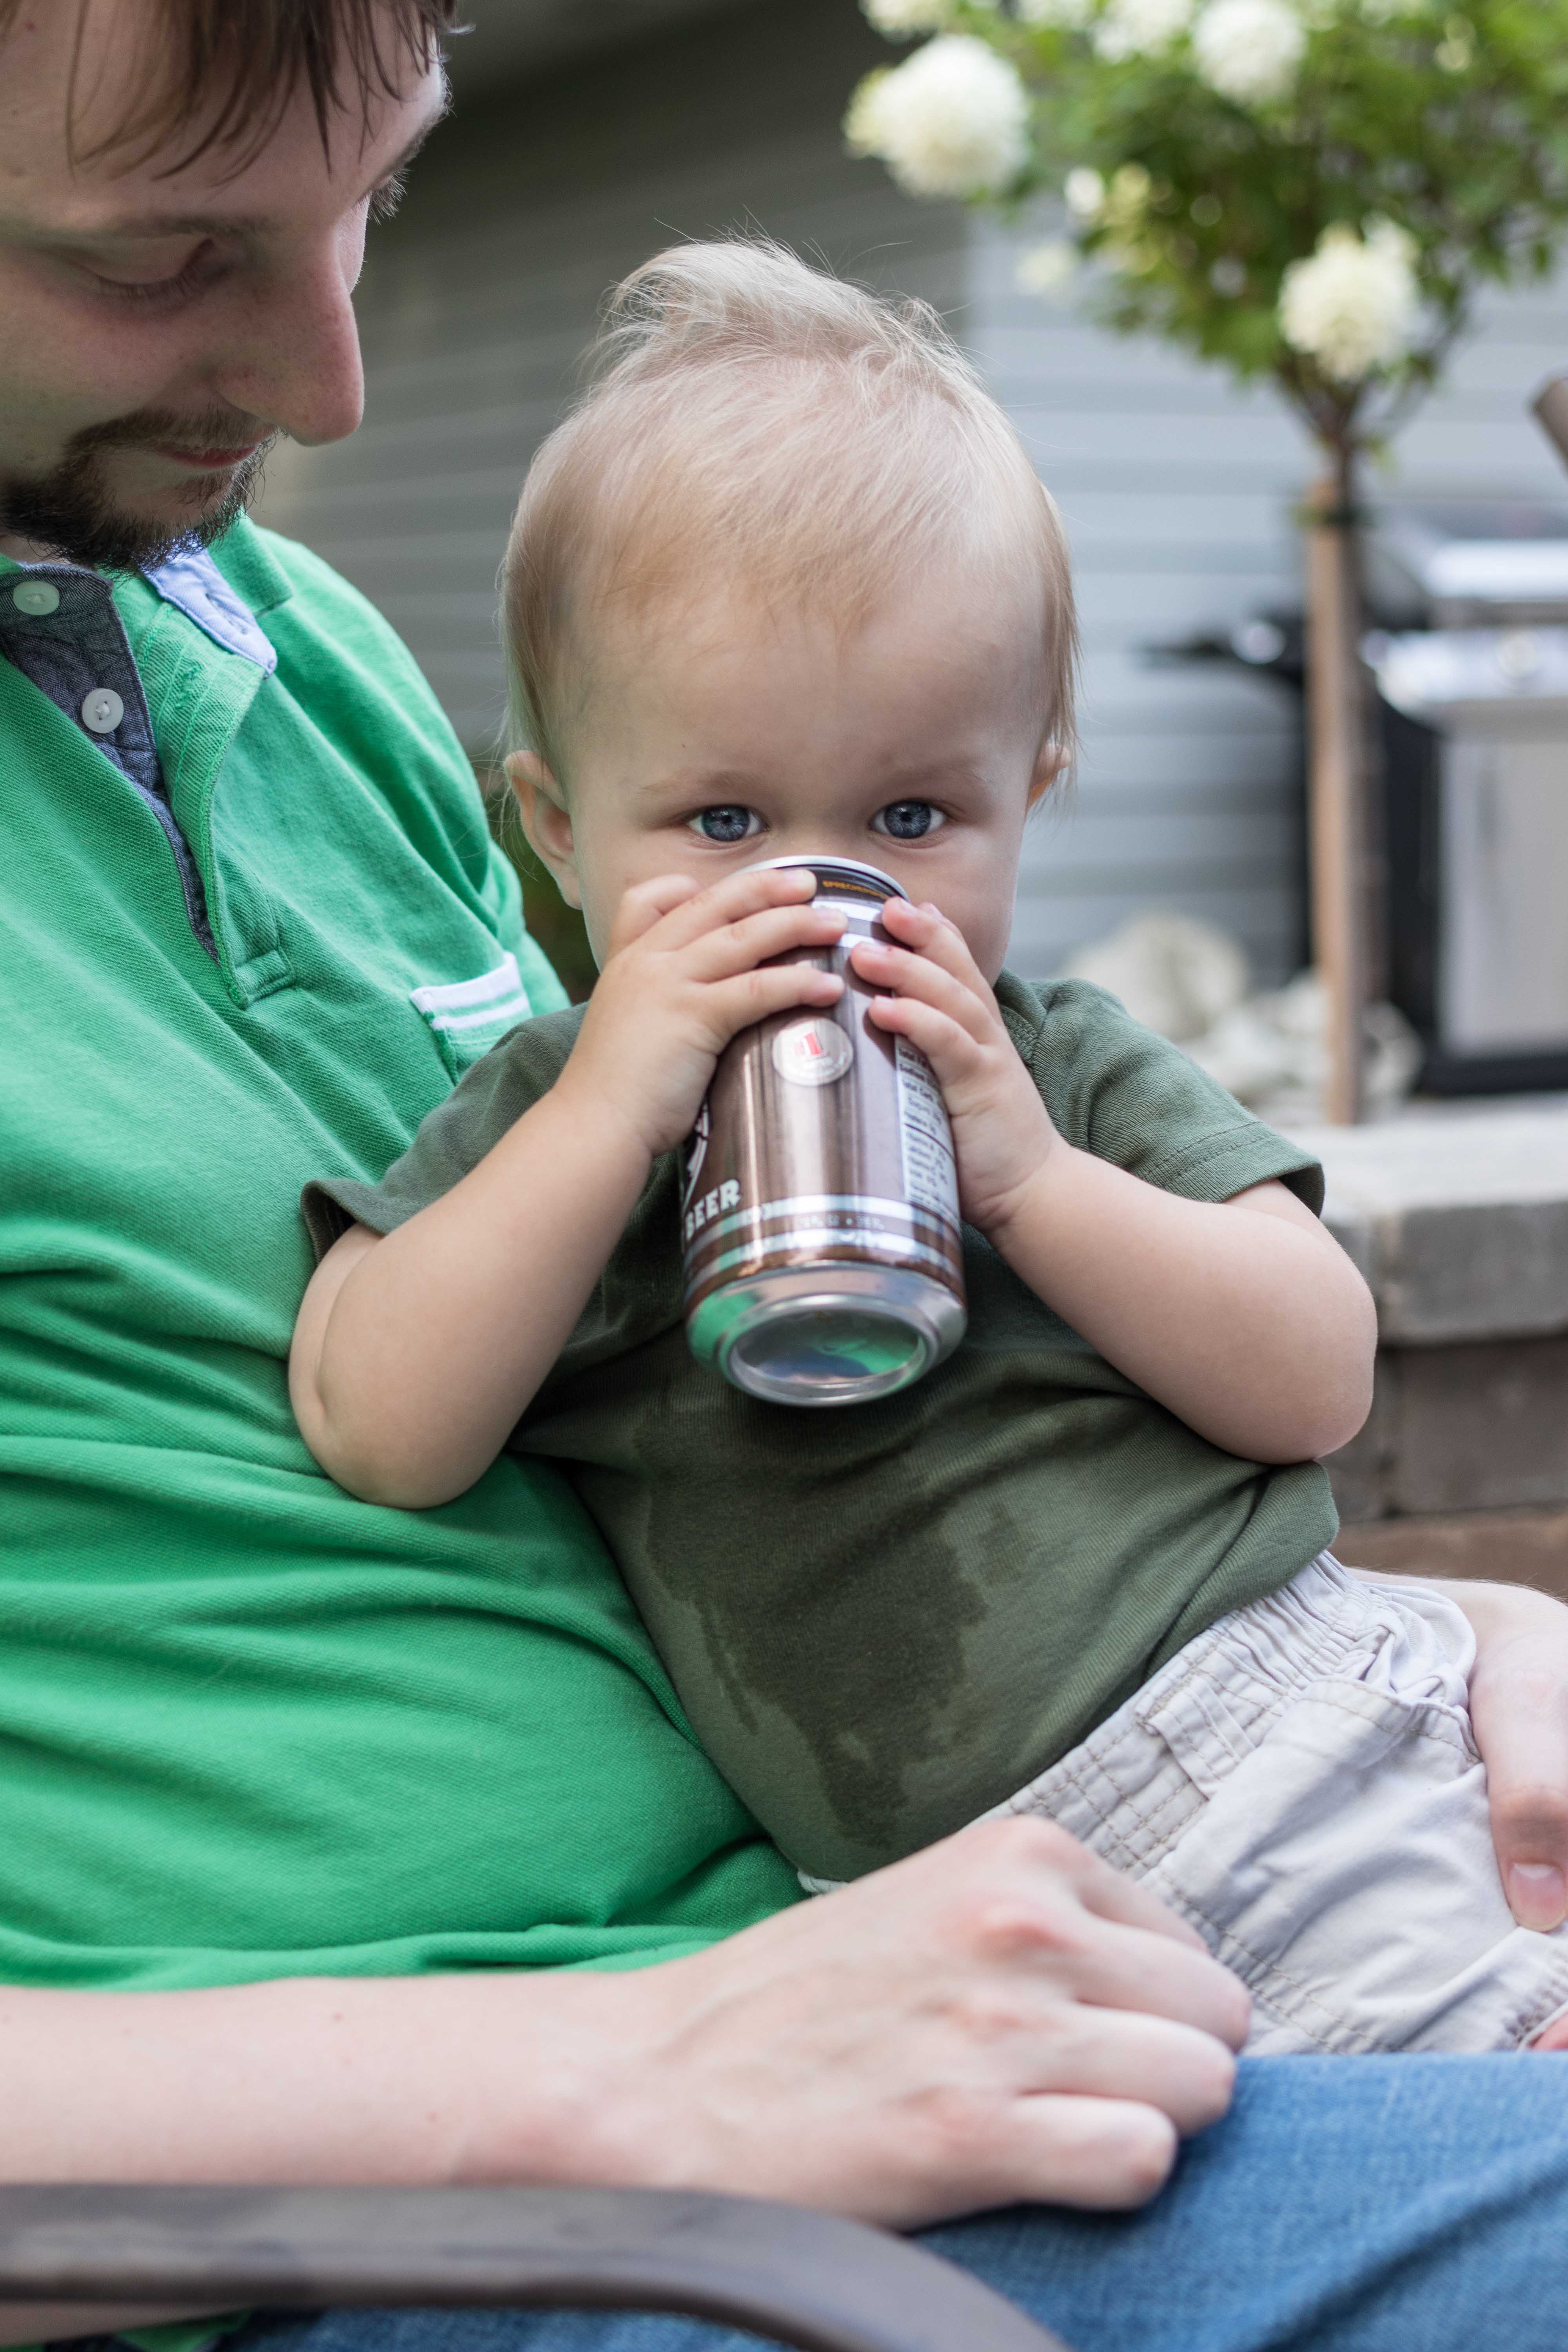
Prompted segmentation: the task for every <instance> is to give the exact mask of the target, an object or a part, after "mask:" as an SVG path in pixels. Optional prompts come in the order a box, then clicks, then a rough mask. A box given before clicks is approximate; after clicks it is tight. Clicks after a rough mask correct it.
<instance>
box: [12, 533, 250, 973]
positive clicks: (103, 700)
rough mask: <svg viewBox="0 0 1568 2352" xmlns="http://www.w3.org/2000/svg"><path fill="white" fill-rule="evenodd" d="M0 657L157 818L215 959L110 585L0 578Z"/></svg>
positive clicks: (67, 577)
mask: <svg viewBox="0 0 1568 2352" xmlns="http://www.w3.org/2000/svg"><path fill="white" fill-rule="evenodd" d="M0 655H4V656H5V658H6V660H8V661H10V662H11V663H13V664H14V666H15V667H16V668H17V669H19V670H20V671H21V672H22V673H23V675H24V676H25V677H28V678H30V679H31V680H32V682H33V684H34V685H35V686H36V687H37V688H38V689H39V691H40V692H41V693H43V694H46V695H47V697H48V698H49V700H50V701H51V702H52V703H53V704H54V705H55V707H56V709H58V710H61V711H63V712H64V714H65V716H66V717H67V718H68V719H69V720H70V721H71V722H72V724H73V725H74V726H76V727H78V728H79V730H81V732H82V733H83V734H84V735H86V736H87V738H88V740H89V741H90V742H91V743H93V744H94V745H95V746H96V748H97V749H98V751H100V752H101V753H102V755H103V756H104V758H105V759H107V760H108V761H110V763H111V765H113V766H114V767H116V768H118V769H119V770H120V772H121V775H122V776H123V777H124V778H125V780H126V782H127V783H128V784H129V785H130V786H131V788H132V791H133V792H135V793H137V795H138V796H139V798H140V799H141V800H142V803H143V804H144V805H145V807H146V808H147V809H148V810H149V811H150V812H151V814H153V817H154V818H155V819H156V820H157V823H158V824H159V826H160V828H161V829H162V831H163V836H164V838H165V840H166V841H167V843H168V845H169V849H170V852H171V854H172V856H173V857H174V866H175V869H176V871H177V873H178V875H179V879H180V888H181V891H182V893H183V895H184V904H185V915H186V919H187V920H188V922H189V924H190V927H191V929H192V931H193V932H194V934H195V938H196V939H197V940H198V941H199V942H200V944H201V946H202V948H203V949H204V950H205V952H206V953H207V954H208V955H209V956H211V957H212V958H213V960H214V961H215V962H216V961H218V956H217V949H216V945H215V943H214V940H213V935H212V928H211V925H210V923H209V921H208V919H207V908H206V896H205V891H204V889H203V887H202V877H201V873H200V871H199V869H198V867H197V865H196V861H195V857H194V856H192V854H191V848H190V845H189V843H188V842H187V841H186V839H185V836H184V834H183V833H182V832H181V830H180V827H179V824H177V822H176V821H175V817H174V810H173V809H172V807H171V806H170V803H169V794H168V790H167V787H166V785H165V783H164V780H163V766H162V763H161V761H160V760H159V757H158V746H157V742H156V740H154V737H153V723H152V719H151V718H150V716H149V714H148V709H147V698H146V695H145V694H144V692H143V691H142V678H141V674H140V672H139V671H138V669H137V667H136V659H135V656H134V655H133V654H132V650H131V643H130V640H129V638H128V637H127V636H126V634H125V625H124V623H123V622H122V621H121V617H120V614H119V613H118V612H117V611H116V610H115V606H114V600H113V595H112V593H111V591H110V584H109V583H108V581H107V580H105V579H103V578H101V577H100V574H99V573H97V572H86V571H83V570H81V569H79V567H78V566H76V565H74V564H66V563H37V564H29V565H26V567H24V568H23V569H22V570H21V571H19V572H11V573H9V574H7V575H6V576H5V578H4V579H0Z"/></svg>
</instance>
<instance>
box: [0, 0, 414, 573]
mask: <svg viewBox="0 0 1568 2352" xmlns="http://www.w3.org/2000/svg"><path fill="white" fill-rule="evenodd" d="M84 6H85V7H86V8H87V11H88V13H87V17H86V21H85V25H84V26H83V27H82V30H83V39H82V45H81V51H80V61H79V67H78V83H77V96H76V121H75V131H76V147H77V151H78V154H79V156H85V157H86V158H87V160H86V161H79V162H77V163H75V164H74V165H73V163H72V160H71V154H70V150H69V146H68V137H67V118H68V89H69V81H70V71H71V56H72V49H73V46H74V44H75V41H76V35H77V28H78V25H79V22H80V20H81V11H82V9H83V7H84ZM155 21H156V20H155V18H154V16H153V12H152V9H151V6H150V5H149V0H116V5H113V6H105V5H102V0H98V5H92V0H45V5H24V6H23V7H21V8H20V9H19V10H18V11H17V13H16V17H15V18H14V20H13V24H12V28H11V30H10V32H9V33H8V34H7V35H6V36H5V39H4V44H3V47H0V549H3V550H4V551H5V552H6V553H8V554H10V555H13V556H15V557H16V558H17V559H18V560H19V561H23V562H26V561H31V560H36V559H37V558H38V557H40V556H45V555H59V554H63V555H65V556H68V557H70V558H72V559H74V560H75V561H76V562H82V563H95V564H100V565H103V566H105V567H106V568H110V569H120V568H125V569H128V568H131V567H132V566H133V565H136V564H138V563H145V562H153V561H155V560H156V559H157V558H158V557H159V556H160V555H161V554H163V553H164V552H166V551H167V550H168V549H169V548H170V547H171V546H172V545H174V544H176V543H177V542H178V541H181V540H184V539H189V538H192V537H201V538H210V537H212V536H214V535H215V534H216V531H217V530H220V529H222V528H223V527H224V525H225V524H226V521H227V520H230V519H231V518H232V517H233V515H234V514H235V513H237V510H238V509H239V507H240V506H241V505H242V504H243V502H244V499H245V497H246V494H247V490H248V489H249V488H251V487H252V485H253V484H254V482H255V479H256V478H257V476H258V472H259V468H260V465H261V461H262V458H263V457H264V456H265V454H266V450H267V448H268V446H269V444H270V443H271V442H272V441H274V440H275V439H276V438H277V437H278V436H279V434H282V433H287V434H289V435H290V436H292V438H293V439H295V440H297V441H301V442H305V443H307V444H311V443H319V442H324V441H337V440H341V439H342V436H343V435H345V434H347V433H352V432H353V429H354V427H355V425H357V424H358V423H359V419H360V409H361V400H362V394H363V379H362V375H361V370H360V356H359V339H358V335H357V332H356V331H355V325H354V317H353V305H352V300H351V297H352V295H353V287H354V282H355V280H356V278H358V276H359V271H360V265H361V262H362V259H363V252H364V235H365V224H366V220H367V217H368V215H369V213H370V210H371V207H372V205H373V203H374V199H375V196H376V194H377V192H378V191H380V190H383V189H384V188H386V187H387V185H388V183H389V182H390V181H391V180H392V179H393V178H394V176H395V173H396V171H397V170H398V168H399V166H400V165H401V164H402V163H405V161H406V160H407V159H408V156H409V153H410V152H411V151H412V149H413V148H414V147H415V146H416V145H417V143H418V142H419V140H420V138H421V137H422V136H423V134H424V133H425V131H427V130H428V129H429V127H430V125H431V124H432V123H433V122H434V121H437V119H438V117H439V115H440V112H441V108H442V100H443V84H442V79H441V75H440V70H439V68H438V67H437V66H436V65H434V64H432V66H431V68H429V70H428V71H427V72H426V73H425V74H424V75H423V76H417V75H416V69H415V68H412V67H411V68H410V70H409V86H408V87H407V89H405V90H404V91H401V92H400V93H399V94H398V96H397V97H395V98H394V99H386V100H378V101H377V102H376V103H375V105H374V107H373V108H372V109H371V110H369V111H368V112H366V111H365V110H363V109H362V108H361V107H359V106H358V105H357V104H354V105H351V106H350V107H348V108H347V109H346V110H344V111H343V112H342V114H340V115H337V116H335V117H334V118H333V119H332V121H331V147H330V152H323V150H322V146H321V135H320V132H319V131H318V129H317V125H316V120H315V115H314V113H313V111H312V109H311V107H310V100H309V98H308V96H307V95H306V94H305V93H304V92H303V91H301V92H300V93H297V94H296V97H295V99H294V100H293V101H292V103H291V104H290V105H289V109H288V111H287V112H286V113H285V114H284V115H283V117H282V119H281V120H280V121H279V125H278V128H277V130H276V131H275V132H274V134H273V135H272V137H271V138H270V139H269V140H268V142H267V144H266V145H265V146H264V147H263V148H262V149H261V151H260V152H259V153H258V154H256V155H255V156H253V157H252V158H251V159H250V160H249V161H247V162H246V163H244V164H243V168H241V169H240V170H238V171H236V170H235V161H236V158H235V154H234V152H233V150H225V149H223V148H221V147H217V148H214V149H211V150H209V152H207V153H206V154H205V155H203V156H201V157H200V158H199V159H198V160H197V161H195V163H189V164H186V165H185V166H184V168H182V169H178V170H174V171H171V170H170V168H169V166H170V164H171V163H172V162H176V161H177V160H178V158H179V157H180V155H181V154H182V153H184V152H185V151H186V150H187V149H188V148H189V147H190V146H192V145H193V144H194V143H195V141H194V139H193V136H192V132H191V130H190V129H189V128H187V129H185V130H184V131H176V132H173V133H171V134H170V136H169V139H168V142H166V144H165V146H164V148H163V152H160V153H155V154H153V155H151V156H142V155H141V154H140V153H139V152H137V151H135V150H132V151H130V152H129V153H128V152H126V151H124V150H114V149H110V150H109V151H108V152H106V153H103V154H95V153H94V152H93V151H94V148H95V145H96V142H98V141H99V140H100V139H101V138H103V137H105V136H106V135H108V134H110V133H111V132H112V131H114V130H116V129H117V128H118V127H119V121H120V117H121V112H122V110H123V107H124V105H125V103H126V100H127V95H128V94H136V93H140V92H142V91H143V90H144V89H145V84H146V77H147V70H148V68H147V59H148V57H149V55H155V54H156V47H155Z"/></svg>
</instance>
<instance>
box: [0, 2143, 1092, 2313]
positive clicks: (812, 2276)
mask: <svg viewBox="0 0 1568 2352" xmlns="http://www.w3.org/2000/svg"><path fill="white" fill-rule="evenodd" d="M0 2302H26V2303H62V2304H77V2305H81V2304H101V2305H111V2306H112V2305H137V2304H147V2305H152V2306H154V2307H157V2306H162V2307H163V2309H165V2310H166V2309H167V2308H168V2307H169V2306H170V2305H180V2304H184V2305H188V2306H189V2307H190V2308H191V2309H193V2310H197V2311H201V2310H206V2311H215V2312H216V2311H231V2310H234V2309H236V2308H244V2307H249V2306H251V2305H260V2306H268V2307H271V2308H274V2309H276V2308H292V2309H300V2310H321V2309H325V2308H327V2307H329V2306H331V2305H398V2304H401V2305H416V2306H423V2307H439V2306H445V2307H453V2306H458V2305H494V2306H502V2307H508V2308H514V2307H517V2306H520V2305H571V2306H576V2307H586V2308H606V2307H617V2308H622V2309H632V2310H637V2311H670V2312H681V2313H685V2314H687V2315H689V2316H691V2317H693V2318H700V2319H708V2320H713V2321H718V2322H720V2323H722V2324H726V2325H728V2326H731V2327H741V2328H750V2329H752V2331H754V2332H756V2333H760V2334H762V2335H763V2336H772V2337H773V2338H774V2339H775V2340H776V2341H778V2342H780V2343H784V2344H787V2345H793V2346H795V2347H799V2352H1066V2347H1063V2346H1062V2344H1061V2343H1060V2341H1059V2339H1058V2337H1056V2336H1052V2335H1050V2334H1049V2333H1048V2332H1047V2330H1046V2329H1044V2328H1042V2327H1038V2326H1036V2325H1035V2323H1034V2321H1033V2320H1030V2319H1027V2318H1026V2317H1025V2315H1023V2313H1022V2312H1020V2311H1018V2310H1017V2309H1016V2307H1015V2306H1014V2305H1012V2304H1010V2303H1007V2302H1005V2301H1004V2300H1003V2298H1002V2297H1001V2296H1000V2295H997V2294H993V2292H992V2291H991V2289H990V2288H989V2287H985V2286H982V2285H981V2284H979V2282H978V2281H977V2280H975V2279H973V2278H971V2277H970V2276H969V2275H968V2273H966V2272H963V2271H960V2270H956V2269H954V2268H953V2266H952V2264H951V2263H945V2262H942V2261H940V2260H939V2259H938V2257H937V2256H936V2255H934V2254H931V2253H928V2252H926V2251H925V2250H924V2249H923V2248H922V2247H920V2246H915V2245H911V2244H910V2243H909V2242H908V2241H906V2240H904V2239H901V2238H896V2237H893V2236H890V2235H889V2233H888V2232H887V2231H881V2230H873V2229H868V2228H867V2227H866V2226H865V2225H864V2224H862V2223H860V2222H858V2221H839V2220H837V2219H836V2218H834V2217H833V2216H831V2215H828V2214H824V2213H816V2212H812V2211H809V2210H806V2209H805V2207H802V2206H796V2205H779V2204H772V2203H767V2202H764V2201H763V2200H761V2199H755V2198H746V2197H715V2196H709V2195H706V2194H699V2193H697V2192H694V2191H686V2190H679V2189H231V2188H210V2187H202V2188H145V2187H133V2188H132V2187H128V2188H100V2187H96V2186H93V2187H88V2186H78V2185H76V2184H74V2183H73V2184H70V2185H68V2186H61V2187H51V2188H42V2187H32V2186H28V2187H25V2188H6V2189H0Z"/></svg>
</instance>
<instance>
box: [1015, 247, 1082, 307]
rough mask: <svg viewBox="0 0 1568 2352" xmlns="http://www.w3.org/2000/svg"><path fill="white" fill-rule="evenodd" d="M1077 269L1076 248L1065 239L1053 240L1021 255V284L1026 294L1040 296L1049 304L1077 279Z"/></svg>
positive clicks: (1019, 279)
mask: <svg viewBox="0 0 1568 2352" xmlns="http://www.w3.org/2000/svg"><path fill="white" fill-rule="evenodd" d="M1078 267H1079V257H1078V247H1077V246H1076V245H1070V244H1069V243H1068V240H1067V238H1066V237H1065V236H1058V237H1050V238H1048V239H1047V242H1046V243H1045V244H1044V245H1031V246H1029V247H1026V249H1025V251H1024V252H1022V253H1021V254H1020V255H1019V256H1018V269H1017V277H1018V284H1019V285H1020V287H1021V288H1022V289H1023V290H1024V292H1025V293H1026V294H1039V295H1042V296H1044V298H1045V299H1047V301H1049V300H1050V299H1051V298H1052V297H1053V296H1055V295H1060V294H1064V293H1065V292H1066V291H1067V289H1068V287H1069V286H1070V285H1071V284H1072V282H1073V279H1074V278H1076V277H1077V276H1078Z"/></svg>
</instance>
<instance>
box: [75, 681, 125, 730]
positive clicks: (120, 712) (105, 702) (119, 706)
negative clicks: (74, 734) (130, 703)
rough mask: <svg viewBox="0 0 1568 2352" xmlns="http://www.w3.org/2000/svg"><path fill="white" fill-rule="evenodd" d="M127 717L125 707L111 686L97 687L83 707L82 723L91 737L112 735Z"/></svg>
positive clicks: (83, 703) (85, 700)
mask: <svg viewBox="0 0 1568 2352" xmlns="http://www.w3.org/2000/svg"><path fill="white" fill-rule="evenodd" d="M124 716H125V705H124V704H123V702H121V699H120V697H119V696H118V695H117V694H116V693H115V691H114V688H112V687H111V686H95V687H94V688H92V691H91V692H90V693H89V695H88V696H87V697H86V698H85V699H84V700H83V702H82V706H81V723H82V725H83V726H84V727H85V728H86V729H87V731H88V733H89V735H112V734H113V732H114V730H115V729H116V728H117V727H118V726H119V724H120V722H121V719H123V718H124Z"/></svg>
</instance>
